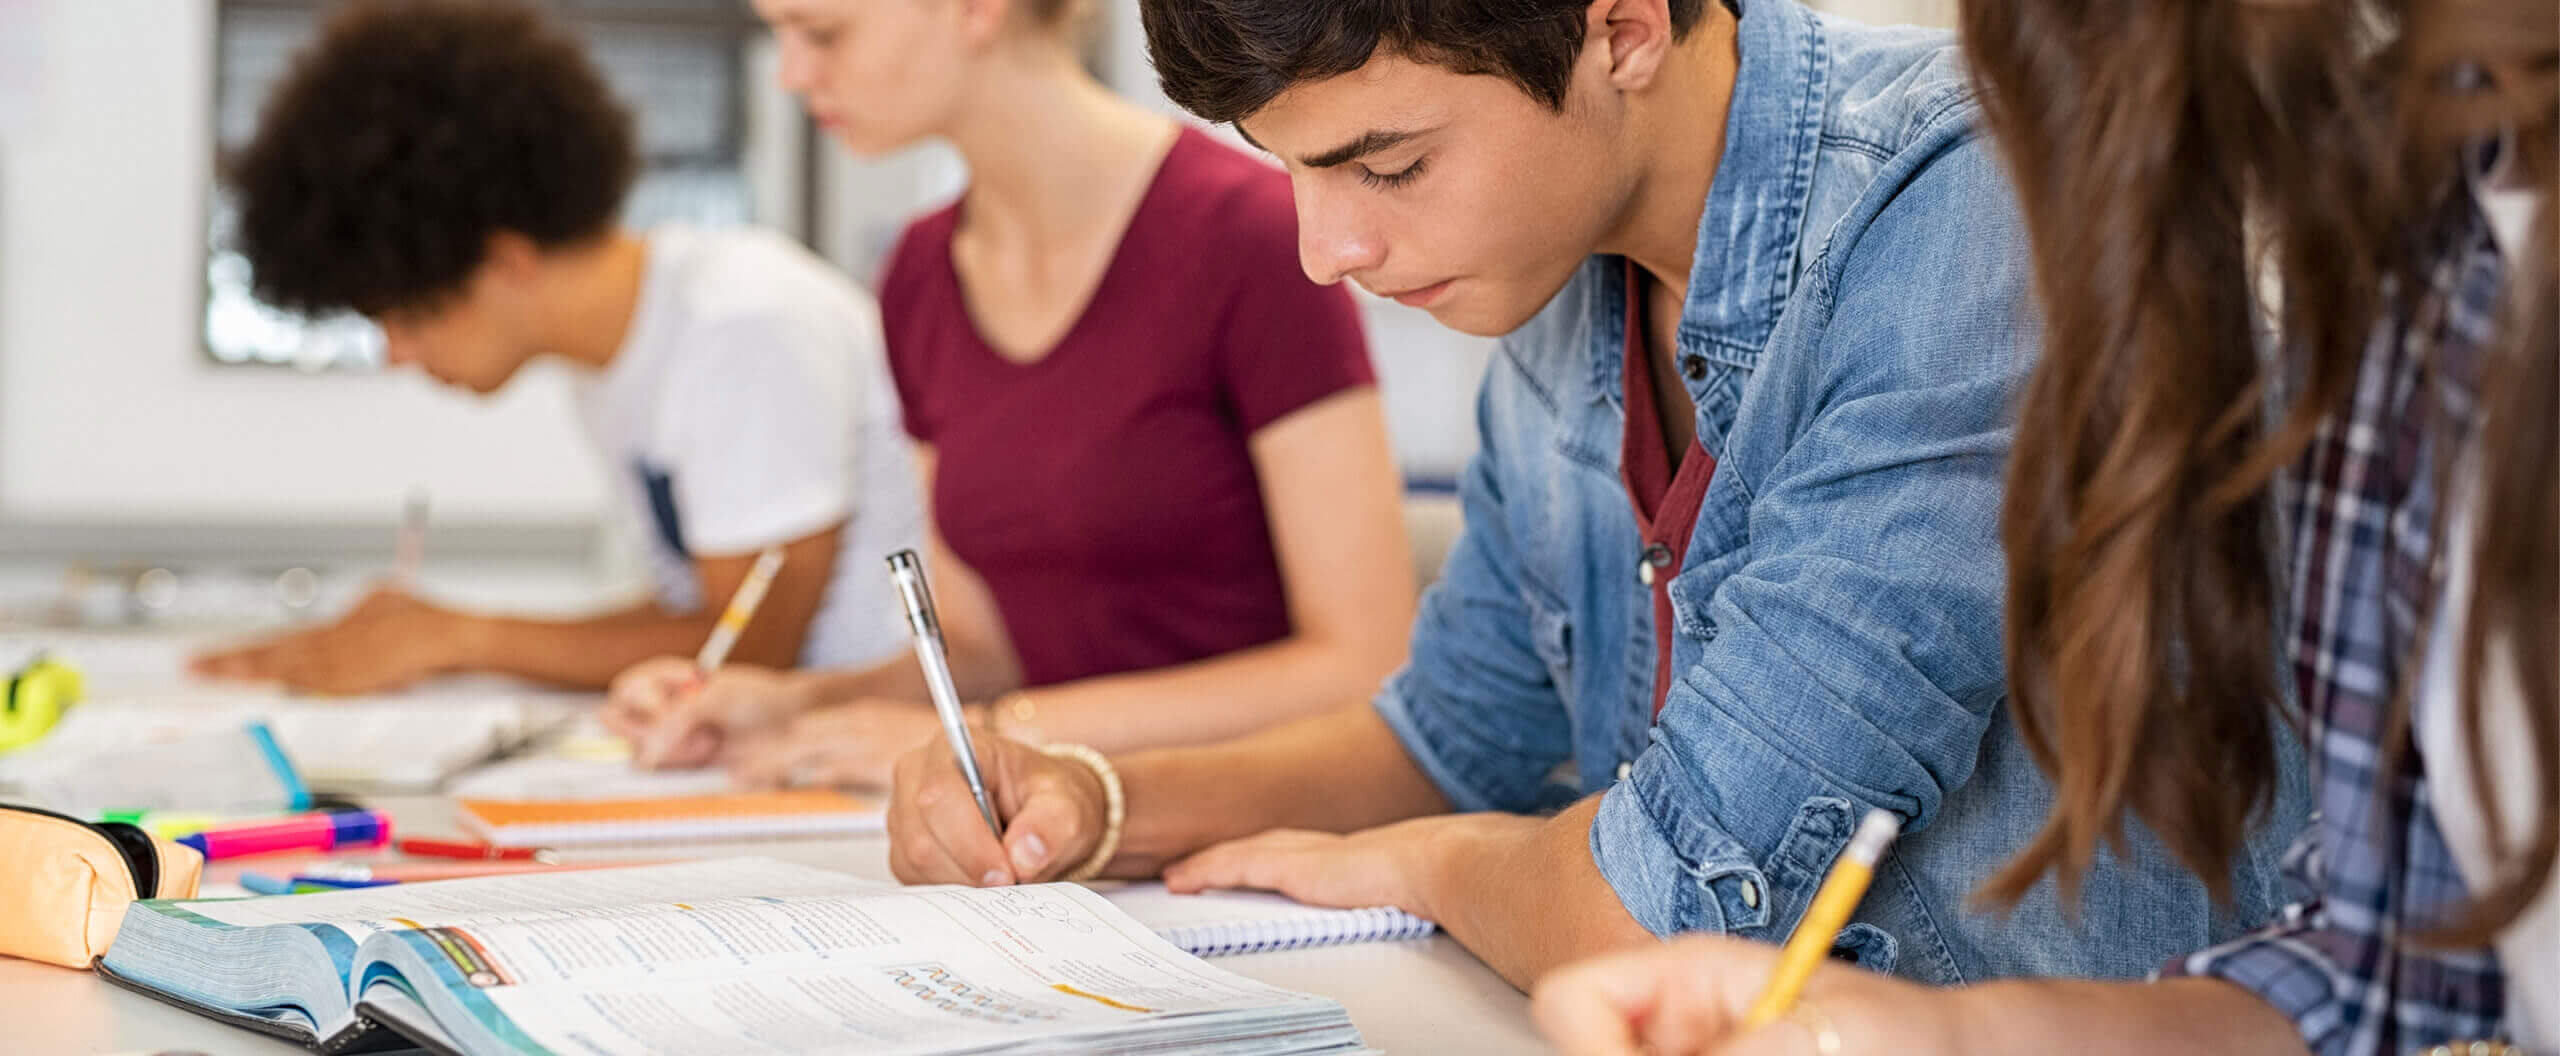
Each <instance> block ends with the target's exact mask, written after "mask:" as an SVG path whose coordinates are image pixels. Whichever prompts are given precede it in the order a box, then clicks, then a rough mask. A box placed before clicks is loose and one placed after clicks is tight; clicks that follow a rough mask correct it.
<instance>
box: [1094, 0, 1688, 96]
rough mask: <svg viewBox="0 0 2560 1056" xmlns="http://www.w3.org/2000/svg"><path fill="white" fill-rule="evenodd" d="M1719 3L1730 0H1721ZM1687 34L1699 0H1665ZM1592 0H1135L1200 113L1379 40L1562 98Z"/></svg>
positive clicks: (1158, 62) (1351, 57) (1341, 66)
mask: <svg viewBox="0 0 2560 1056" xmlns="http://www.w3.org/2000/svg"><path fill="white" fill-rule="evenodd" d="M1727 2H1728V3H1729V2H1730V0H1727ZM1669 3H1670V13H1671V25H1672V30H1673V32H1674V33H1676V34H1681V35H1685V34H1687V33H1688V31H1689V30H1690V29H1692V28H1694V27H1696V26H1697V24H1698V19H1699V17H1700V16H1701V15H1703V14H1705V13H1706V7H1707V5H1706V0H1669ZM1590 6H1591V5H1590V0H1143V2H1142V3H1141V4H1140V5H1139V12H1140V18H1141V20H1142V21H1144V23H1145V24H1146V29H1147V54H1148V56H1149V57H1150V58H1152V59H1154V60H1155V67H1156V73H1157V75H1158V76H1159V77H1160V78H1162V80H1163V83H1164V94H1165V98H1168V99H1171V100H1173V102H1174V104H1175V105H1177V106H1180V107H1182V108H1183V109H1185V110H1189V111H1191V112H1192V113H1193V114H1196V115H1198V116H1199V117H1200V118H1202V119H1203V120H1208V121H1218V122H1224V123H1229V124H1232V123H1234V122H1237V121H1242V120H1244V119H1245V118H1248V117H1251V116H1253V115H1254V113H1255V112H1256V111H1259V110H1261V109H1262V108H1263V107H1264V106H1266V105H1268V104H1269V103H1270V102H1271V100H1273V99H1275V98H1278V97H1279V96H1280V93H1282V92H1285V91H1288V90H1289V89H1290V87H1291V86H1293V85H1297V84H1300V83H1303V82H1307V81H1320V80H1324V79H1326V78H1328V77H1337V76H1340V75H1342V74H1346V73H1349V72H1351V71H1353V70H1356V69H1359V68H1360V67H1362V66H1364V65H1366V64H1368V62H1369V57H1370V56H1371V55H1372V54H1375V53H1376V52H1377V51H1378V50H1379V49H1380V48H1384V49H1386V50H1388V51H1389V52H1392V53H1396V54H1403V55H1408V56H1412V57H1413V58H1415V59H1417V60H1419V61H1422V62H1427V63H1431V64H1433V65H1436V66H1445V67H1447V68H1449V69H1452V70H1455V71H1457V72H1459V73H1468V74H1489V75H1492V76H1496V77H1500V78H1502V79H1504V80H1506V81H1510V82H1511V83H1512V84H1515V85H1518V86H1519V88H1520V90H1521V91H1523V92H1527V93H1528V94H1529V97H1530V98H1532V99H1536V100H1537V101H1538V102H1540V103H1542V104H1544V105H1545V106H1546V107H1547V108H1548V109H1551V110H1561V109H1563V108H1564V95H1565V86H1566V84H1567V82H1568V81H1570V80H1571V79H1572V76H1573V61H1574V59H1575V58H1576V57H1577V56H1579V55H1581V54H1582V22H1583V18H1584V17H1585V14H1586V12H1587V11H1588V9H1589V8H1590Z"/></svg>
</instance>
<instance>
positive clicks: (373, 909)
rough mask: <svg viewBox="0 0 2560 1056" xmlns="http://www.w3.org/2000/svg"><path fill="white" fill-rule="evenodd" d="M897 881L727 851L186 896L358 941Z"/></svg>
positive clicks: (192, 905)
mask: <svg viewBox="0 0 2560 1056" xmlns="http://www.w3.org/2000/svg"><path fill="white" fill-rule="evenodd" d="M895 890H897V888H896V887H894V886H892V885H889V884H882V883H876V882H873V881H869V880H860V879H856V878H854V877H850V876H846V875H844V874H842V873H831V872H828V871H826V870H824V869H813V868H810V867H808V866H805V865H792V864H790V863H787V862H778V861H774V860H772V859H769V858H722V859H716V860H713V861H707V862H686V863H683V864H679V865H654V866H635V867H632V868H629V869H581V870H575V871H570V872H559V873H527V874H524V875H521V876H491V877H480V878H476V879H470V880H446V881H442V882H438V883H432V884H395V885H391V886H388V887H362V888H354V889H350V890H346V891H330V892H326V893H323V894H314V895H292V896H287V897H282V898H245V899H234V900H227V901H211V902H180V903H176V904H175V906H176V907H177V908H180V909H183V910H185V911H186V912H188V913H192V914H194V915H196V916H199V917H204V918H206V919H209V920H212V921H215V922H217V923H222V924H232V925H237V926H241V927H255V926H258V925H262V924H328V925H331V926H333V927H336V928H338V929H339V930H341V931H344V932H346V933H347V936H348V937H349V938H351V939H354V940H356V941H359V942H361V941H363V940H364V937H365V936H367V935H371V934H373V933H374V932H377V931H388V930H393V929H402V928H422V927H434V926H436V925H440V924H460V923H464V922H471V921H498V920H524V919H547V918H556V917H577V916H597V915H612V914H616V913H622V912H628V911H629V910H630V909H631V908H632V907H635V906H647V907H651V908H666V907H670V906H674V905H677V904H681V903H685V902H691V901H698V900H703V899H718V898H737V897H743V896H785V895H848V894H853V895H858V894H866V893H875V892H882V891H895Z"/></svg>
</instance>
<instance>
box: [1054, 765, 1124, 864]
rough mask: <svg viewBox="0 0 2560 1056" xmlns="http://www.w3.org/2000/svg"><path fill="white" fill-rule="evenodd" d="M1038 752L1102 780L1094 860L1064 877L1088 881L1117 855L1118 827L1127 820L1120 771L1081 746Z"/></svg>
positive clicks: (1118, 846) (1118, 848)
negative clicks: (1076, 764) (1078, 766)
mask: <svg viewBox="0 0 2560 1056" xmlns="http://www.w3.org/2000/svg"><path fill="white" fill-rule="evenodd" d="M1039 749H1040V753H1041V754H1043V755H1046V756H1049V757H1051V758H1053V759H1073V760H1075V761H1076V762H1079V763H1083V764H1084V766H1085V768H1086V769H1088V770H1091V771H1093V776H1095V777H1098V778H1101V779H1102V799H1103V824H1102V842H1101V843H1098V844H1095V845H1094V848H1093V857H1091V858H1087V859H1085V860H1084V864H1082V865H1079V866H1076V867H1075V870H1074V871H1073V872H1070V873H1068V874H1067V875H1066V877H1065V879H1068V880H1091V879H1093V878H1094V877H1097V876H1101V875H1102V867H1103V866H1106V865H1109V864H1111V856H1112V855H1115V854H1118V853H1120V827H1121V825H1122V824H1123V823H1125V822H1126V821H1128V818H1129V804H1128V801H1127V800H1126V799H1123V798H1122V797H1121V794H1120V771H1119V770H1117V769H1114V768H1113V767H1112V765H1111V760H1109V759H1105V758H1103V756H1102V753H1101V752H1097V751H1094V750H1093V749H1091V748H1088V747H1085V746H1084V745H1081V744H1044V745H1040V746H1039Z"/></svg>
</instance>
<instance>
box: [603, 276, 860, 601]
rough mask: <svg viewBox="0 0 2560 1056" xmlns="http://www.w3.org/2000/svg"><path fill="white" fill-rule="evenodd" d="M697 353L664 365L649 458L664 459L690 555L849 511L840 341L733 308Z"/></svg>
mask: <svg viewBox="0 0 2560 1056" xmlns="http://www.w3.org/2000/svg"><path fill="white" fill-rule="evenodd" d="M696 340H697V341H698V342H699V344H700V346H701V347H703V348H705V349H711V350H717V352H716V354H711V355H698V356H695V357H692V358H690V359H688V360H687V361H686V362H684V363H682V364H680V365H678V367H677V368H676V369H675V370H674V371H673V372H671V374H670V376H669V378H668V384H667V386H666V388H665V390H664V392H665V397H664V398H665V400H666V406H665V408H664V410H663V414H662V416H661V418H660V419H659V422H660V427H659V428H660V431H659V435H658V438H657V443H656V444H655V445H654V447H655V448H656V452H655V453H656V454H657V455H658V457H659V458H661V459H663V460H665V461H666V462H667V463H668V464H667V465H666V466H665V467H664V468H665V470H666V471H667V473H668V476H669V477H671V478H672V479H673V482H674V488H675V501H676V505H677V507H678V508H679V509H681V510H683V511H684V532H685V544H686V548H687V549H689V550H690V551H692V553H693V555H694V556H696V557H703V556H715V557H717V556H731V555H736V554H743V553H748V552H752V551H754V550H758V549H761V548H763V547H766V546H771V545H775V544H778V543H786V542H790V541H792V540H795V539H802V538H806V537H808V536H811V535H815V534H817V533H819V532H821V531H824V530H826V529H828V528H830V527H833V526H835V525H836V524H838V523H840V522H842V521H844V520H845V519H846V518H848V517H850V516H852V515H853V512H854V506H855V494H856V490H857V488H858V487H859V481H858V480H857V476H858V474H857V473H856V468H857V467H858V466H859V465H860V462H859V459H858V457H857V456H858V454H859V453H858V452H856V451H854V450H853V447H854V443H855V441H854V438H853V436H852V430H849V429H847V428H846V427H845V423H846V422H849V421H852V420H853V419H854V416H855V415H857V414H859V413H861V409H862V399H861V395H860V393H858V392H857V391H855V390H856V387H857V385H858V384H859V380H858V375H857V373H856V372H855V370H854V369H853V366H852V365H853V364H854V363H857V362H860V359H859V358H857V357H858V356H859V354H860V353H861V352H864V351H867V350H863V349H858V348H853V347H849V345H848V343H849V342H855V341H873V340H877V336H876V334H875V333H868V332H866V333H843V332H831V330H830V328H827V327H824V326H821V325H820V324H819V323H818V322H817V321H816V320H813V319H802V318H794V317H792V316H789V315H785V314H779V313H768V314H760V315H747V314H741V315H739V316H737V317H735V318H731V319H723V320H718V321H713V322H709V323H706V324H705V325H704V326H703V327H702V329H701V331H700V333H699V334H698V335H697V338H696Z"/></svg>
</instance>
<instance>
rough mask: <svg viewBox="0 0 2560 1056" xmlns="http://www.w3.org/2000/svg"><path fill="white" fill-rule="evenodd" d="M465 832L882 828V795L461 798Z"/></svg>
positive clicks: (670, 834) (737, 836)
mask: <svg viewBox="0 0 2560 1056" xmlns="http://www.w3.org/2000/svg"><path fill="white" fill-rule="evenodd" d="M456 806H457V807H458V808H459V809H460V815H459V817H458V819H457V820H459V821H460V822H461V825H462V828H463V829H464V831H467V832H469V833H471V834H472V835H475V836H478V837H480V838H481V839H484V840H487V841H489V842H490V843H492V844H495V845H497V846H500V847H571V846H578V845H582V844H589V845H592V844H608V843H669V842H675V841H704V840H754V839H772V838H777V837H786V836H848V835H854V834H858V833H866V832H878V831H880V829H881V826H882V824H883V821H884V815H883V813H882V811H881V806H880V803H879V802H878V801H877V800H871V799H864V798H861V797H857V796H848V795H845V794H844V793H841V792H830V791H824V790H817V789H799V790H793V791H787V792H739V793H731V794H724V795H713V796H683V797H679V798H674V799H602V800H586V801H560V800H503V799H465V800H459V801H457V803H456Z"/></svg>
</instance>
